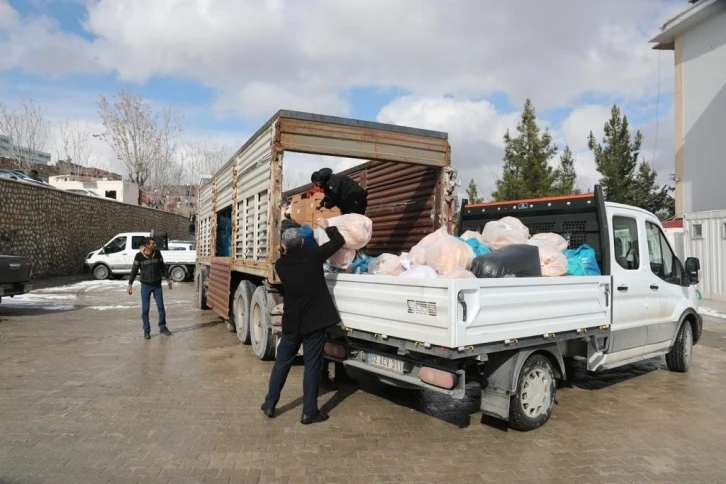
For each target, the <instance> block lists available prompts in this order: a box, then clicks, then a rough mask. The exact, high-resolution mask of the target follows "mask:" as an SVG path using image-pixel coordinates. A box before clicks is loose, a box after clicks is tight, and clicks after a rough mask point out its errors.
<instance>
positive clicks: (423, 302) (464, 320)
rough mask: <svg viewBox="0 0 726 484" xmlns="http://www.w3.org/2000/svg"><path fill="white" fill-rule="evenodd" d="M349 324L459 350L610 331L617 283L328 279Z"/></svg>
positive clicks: (601, 279) (563, 279)
mask: <svg viewBox="0 0 726 484" xmlns="http://www.w3.org/2000/svg"><path fill="white" fill-rule="evenodd" d="M326 278H327V279H328V287H329V289H330V291H331V293H332V294H333V299H334V301H335V304H336V306H337V307H338V311H339V312H340V316H341V319H342V324H343V326H345V327H348V328H351V329H355V330H358V331H366V332H369V333H374V334H380V335H385V336H391V337H396V338H402V339H406V340H410V341H415V342H421V343H428V344H431V345H433V346H442V347H446V348H459V347H464V346H470V345H471V346H476V345H482V344H487V343H495V342H501V341H504V340H507V339H515V338H517V339H519V338H527V337H532V336H542V335H544V334H548V333H560V332H565V331H573V330H578V329H583V328H593V327H599V326H609V325H610V320H611V317H610V315H611V291H610V287H611V279H610V277H609V276H599V277H576V276H571V277H556V278H545V277H537V278H521V279H518V278H504V279H460V280H450V279H404V278H400V277H390V276H365V275H352V274H328V275H326Z"/></svg>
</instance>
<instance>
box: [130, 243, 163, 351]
mask: <svg viewBox="0 0 726 484" xmlns="http://www.w3.org/2000/svg"><path fill="white" fill-rule="evenodd" d="M139 271H141V277H139V280H140V281H141V321H142V322H143V324H144V339H150V338H151V324H150V323H149V306H150V303H151V295H152V294H153V295H154V301H156V309H157V311H158V312H159V332H160V333H161V334H165V335H166V336H169V335H171V331H169V329H168V328H167V327H166V310H165V309H164V295H163V293H162V290H161V279H162V277H164V278H165V279H166V280H167V283H168V285H169V289H171V279H169V274H168V273H167V270H166V264H164V258H163V257H162V256H161V252H159V251H158V250H156V241H155V240H154V239H153V238H151V237H146V238H145V239H144V245H142V246H141V249H140V250H139V253H138V254H136V257H134V265H133V267H132V268H131V276H130V277H129V285H128V287H127V288H126V292H128V293H129V295H131V294H133V290H132V289H131V286H132V285H133V283H134V279H136V275H137V274H138V273H139Z"/></svg>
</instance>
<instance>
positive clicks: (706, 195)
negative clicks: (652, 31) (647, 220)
mask: <svg viewBox="0 0 726 484" xmlns="http://www.w3.org/2000/svg"><path fill="white" fill-rule="evenodd" d="M652 42H654V43H655V44H656V45H655V48H656V49H661V50H672V51H673V52H674V59H675V100H674V111H675V126H676V128H675V139H676V146H675V148H676V158H675V175H676V186H675V188H676V192H675V198H676V215H678V216H682V215H683V214H684V213H690V212H700V211H705V210H720V209H723V208H726V199H725V198H724V196H723V194H722V190H723V184H724V176H723V166H724V163H726V154H724V150H723V141H722V137H723V135H722V132H723V126H724V125H726V67H725V66H726V0H700V1H698V2H695V3H693V5H692V6H691V7H690V8H688V9H687V10H685V11H684V12H683V13H681V14H680V15H678V16H677V17H675V18H673V19H672V20H670V21H669V22H667V23H666V24H665V25H664V26H663V29H662V31H661V33H660V34H658V35H657V36H656V37H655V38H654V39H652ZM714 175H719V176H714Z"/></svg>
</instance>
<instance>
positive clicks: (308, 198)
mask: <svg viewBox="0 0 726 484" xmlns="http://www.w3.org/2000/svg"><path fill="white" fill-rule="evenodd" d="M324 197H325V195H323V194H322V193H320V192H317V193H313V194H308V193H301V194H298V195H293V196H292V197H290V199H291V202H292V203H291V209H290V215H291V217H292V219H293V220H294V221H295V222H297V223H299V224H300V225H306V224H307V225H310V227H312V228H313V229H316V228H317V224H316V223H315V221H316V220H317V219H318V217H323V218H326V219H328V218H331V217H337V216H338V215H340V210H339V209H338V207H334V208H333V209H332V210H328V209H325V208H324V209H322V210H316V207H317V206H318V205H320V202H321V201H322V200H323V198H324Z"/></svg>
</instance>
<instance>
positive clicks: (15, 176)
mask: <svg viewBox="0 0 726 484" xmlns="http://www.w3.org/2000/svg"><path fill="white" fill-rule="evenodd" d="M0 177H3V178H10V179H12V180H18V181H24V182H27V183H35V184H36V185H45V186H50V185H49V184H48V183H46V182H44V181H43V180H36V179H34V178H30V177H29V176H28V175H26V174H25V173H23V172H22V171H19V170H0Z"/></svg>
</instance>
